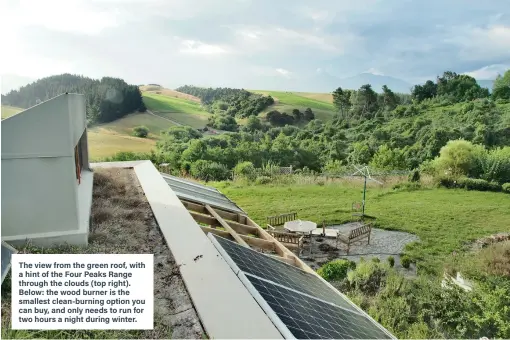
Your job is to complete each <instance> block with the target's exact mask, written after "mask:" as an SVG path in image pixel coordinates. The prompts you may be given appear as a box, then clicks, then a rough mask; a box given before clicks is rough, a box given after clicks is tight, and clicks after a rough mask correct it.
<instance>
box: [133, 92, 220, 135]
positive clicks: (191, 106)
mask: <svg viewBox="0 0 510 340" xmlns="http://www.w3.org/2000/svg"><path fill="white" fill-rule="evenodd" d="M158 92H161V94H158V93H155V92H142V95H143V101H144V103H145V106H146V107H147V109H149V110H150V111H151V112H153V113H154V114H157V115H159V116H161V117H165V118H168V119H171V120H173V121H175V122H177V123H180V124H183V125H189V126H191V127H194V128H203V127H204V126H205V125H206V124H207V118H208V117H209V115H210V114H209V113H208V112H207V111H205V110H204V109H203V108H202V106H201V105H200V103H199V102H197V101H196V100H195V99H193V100H191V99H188V98H178V97H173V96H167V95H165V94H163V93H164V91H158ZM172 93H179V92H176V91H172ZM183 95H184V94H183ZM184 96H189V95H184ZM191 97H193V96H191ZM194 98H196V97H194ZM197 99H198V98H197Z"/></svg>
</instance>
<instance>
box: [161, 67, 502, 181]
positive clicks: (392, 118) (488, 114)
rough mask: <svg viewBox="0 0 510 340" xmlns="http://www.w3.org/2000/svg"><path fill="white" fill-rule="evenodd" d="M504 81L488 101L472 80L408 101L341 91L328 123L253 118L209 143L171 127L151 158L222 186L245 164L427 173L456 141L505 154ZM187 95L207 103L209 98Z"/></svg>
mask: <svg viewBox="0 0 510 340" xmlns="http://www.w3.org/2000/svg"><path fill="white" fill-rule="evenodd" d="M509 74H510V71H508V72H507V73H506V74H505V76H503V77H500V78H498V79H499V80H497V81H496V82H495V88H494V91H493V94H492V96H491V95H489V93H488V91H487V90H486V89H482V88H480V86H478V85H477V84H476V82H473V81H471V79H470V77H467V76H463V75H461V76H459V75H456V74H454V73H449V72H447V73H445V75H444V76H443V77H438V80H437V82H427V83H426V84H424V85H418V86H416V87H415V88H414V89H413V93H412V94H411V95H408V96H405V95H399V94H395V93H393V92H392V91H391V89H388V88H384V89H383V93H381V94H377V93H375V92H374V91H373V90H372V88H371V86H370V85H364V86H362V87H361V88H360V89H359V90H358V91H343V90H342V89H340V88H338V89H337V90H336V91H334V93H333V98H334V104H335V106H336V107H337V110H338V114H337V115H336V116H335V117H334V118H333V119H332V120H329V121H327V122H324V121H321V120H319V119H314V120H312V121H310V122H309V123H307V124H306V125H305V126H303V127H302V128H300V127H297V126H292V125H287V126H284V127H268V126H267V125H266V126H264V124H262V122H261V120H260V119H259V118H258V117H256V116H255V115H252V116H250V118H249V119H248V122H247V124H246V125H245V126H244V127H243V129H242V131H241V132H237V133H230V134H225V135H221V136H208V137H203V136H202V135H201V134H200V133H199V132H197V131H196V130H193V129H190V128H187V127H176V128H172V129H171V130H169V131H168V132H167V133H166V134H165V135H164V136H163V138H162V140H160V142H159V143H158V146H157V148H158V149H157V151H158V152H157V154H156V155H155V156H157V157H158V158H159V160H161V161H162V162H163V161H164V162H168V163H170V164H171V165H172V168H173V169H182V170H185V171H191V173H193V171H192V170H193V169H194V168H195V173H198V172H199V171H198V170H196V169H198V168H201V169H206V168H210V169H211V171H212V172H214V173H215V177H216V178H218V179H221V178H225V177H226V176H228V173H229V170H231V169H233V168H234V167H235V166H236V164H238V163H239V162H243V161H249V162H251V163H253V165H254V166H255V167H261V166H263V165H264V164H267V163H268V162H273V163H276V164H280V165H281V166H289V165H292V166H294V167H295V168H297V169H300V168H308V169H312V170H315V171H325V172H338V171H341V170H342V169H344V168H345V167H346V166H349V165H350V164H369V165H371V166H372V167H373V168H376V169H381V170H411V169H416V168H418V167H420V166H422V167H423V166H425V165H426V164H427V162H428V161H430V160H433V159H434V158H436V157H437V156H439V153H440V150H441V148H442V147H444V146H445V145H446V144H447V142H448V141H451V140H457V139H464V140H466V141H469V142H470V143H472V144H479V145H482V146H483V148H485V149H487V150H493V149H497V148H501V147H507V148H506V151H508V146H510V93H508V91H507V90H505V89H507V88H508V86H510V82H508V79H509V78H510V76H509ZM430 83H432V84H433V86H430ZM498 86H499V87H498ZM429 87H431V89H430V91H431V92H427V91H429ZM424 88H426V89H427V91H424V90H423V89H424ZM180 90H182V89H180ZM190 92H191V91H190ZM424 92H425V93H426V94H423V93H424ZM192 94H194V95H197V96H202V98H204V99H207V100H208V101H209V102H210V101H211V100H213V98H214V97H206V95H204V94H202V93H198V92H194V93H192ZM506 151H505V152H506ZM505 152H503V153H502V154H501V155H504V154H505ZM487 166H488V165H487Z"/></svg>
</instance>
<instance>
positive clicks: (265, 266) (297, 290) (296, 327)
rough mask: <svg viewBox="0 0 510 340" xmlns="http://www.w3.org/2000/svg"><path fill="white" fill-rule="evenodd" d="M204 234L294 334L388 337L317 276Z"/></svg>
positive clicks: (336, 337) (233, 243) (305, 337)
mask: <svg viewBox="0 0 510 340" xmlns="http://www.w3.org/2000/svg"><path fill="white" fill-rule="evenodd" d="M210 235H211V236H210V237H213V238H214V239H215V240H216V241H217V242H215V243H216V246H217V247H218V249H219V250H220V253H222V255H223V256H224V257H225V260H226V261H227V262H228V263H229V264H230V265H231V266H232V269H233V270H234V271H235V272H236V274H237V275H244V276H245V277H246V278H247V279H248V281H249V283H250V284H251V286H252V287H253V288H254V289H255V290H256V291H257V292H258V294H260V296H261V297H262V299H263V300H264V301H265V302H266V303H267V304H268V305H269V307H270V308H271V309H272V310H273V311H274V313H275V314H276V315H277V317H278V318H279V319H280V321H281V322H282V323H283V324H284V325H285V327H286V328H287V329H288V331H290V333H292V335H293V336H294V337H296V338H298V339H392V338H393V337H392V336H391V334H390V333H388V332H387V331H386V330H385V329H384V328H382V327H381V326H380V325H378V324H377V323H376V322H375V321H373V320H372V319H370V318H369V317H368V316H367V315H366V314H365V313H364V312H363V311H361V310H360V309H358V308H357V307H355V305H354V304H352V303H351V302H350V301H349V300H348V299H347V298H345V297H343V296H342V295H341V294H339V293H338V291H336V290H335V289H333V288H331V287H330V286H329V285H327V284H325V283H324V282H323V281H322V280H321V279H320V278H318V277H317V276H315V275H313V274H311V273H307V272H305V271H303V270H301V269H299V268H297V267H294V266H291V265H289V264H287V263H284V262H282V261H278V260H276V259H273V258H270V257H268V256H266V255H264V254H261V253H259V252H257V251H254V250H252V249H249V248H246V247H242V246H240V245H238V244H237V243H235V242H232V241H230V240H227V239H225V238H222V237H219V236H216V235H212V234H210ZM220 248H221V249H220ZM248 289H250V288H249V287H248ZM254 297H255V298H257V297H256V296H254ZM259 304H260V301H259ZM273 322H274V320H273ZM277 327H278V325H277ZM280 331H282V330H281V329H280ZM284 333H285V332H284Z"/></svg>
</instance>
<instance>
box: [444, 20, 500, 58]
mask: <svg viewBox="0 0 510 340" xmlns="http://www.w3.org/2000/svg"><path fill="white" fill-rule="evenodd" d="M450 36H451V37H450V38H447V39H445V40H444V41H445V42H447V43H452V44H454V45H457V46H458V47H459V48H460V53H461V56H462V57H463V59H464V60H484V59H485V60H486V59H491V58H510V26H505V25H491V26H488V27H486V28H482V27H465V26H463V27H455V28H454V29H452V31H451V34H450Z"/></svg>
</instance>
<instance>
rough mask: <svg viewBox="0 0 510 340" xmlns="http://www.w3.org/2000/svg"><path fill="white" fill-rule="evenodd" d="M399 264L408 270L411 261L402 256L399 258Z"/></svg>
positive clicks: (407, 257)
mask: <svg viewBox="0 0 510 340" xmlns="http://www.w3.org/2000/svg"><path fill="white" fill-rule="evenodd" d="M400 264H402V267H404V268H406V269H409V267H410V266H411V259H410V258H409V256H407V255H403V256H402V257H401V258H400Z"/></svg>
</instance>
